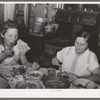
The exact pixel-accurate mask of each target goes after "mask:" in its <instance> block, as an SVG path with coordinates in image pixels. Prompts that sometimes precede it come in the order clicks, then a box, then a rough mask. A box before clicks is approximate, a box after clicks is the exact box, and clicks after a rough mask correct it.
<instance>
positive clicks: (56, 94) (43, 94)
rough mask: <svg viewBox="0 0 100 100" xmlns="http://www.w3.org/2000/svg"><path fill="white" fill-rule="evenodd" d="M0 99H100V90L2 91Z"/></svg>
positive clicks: (0, 90) (0, 91)
mask: <svg viewBox="0 0 100 100" xmlns="http://www.w3.org/2000/svg"><path fill="white" fill-rule="evenodd" d="M4 3H8V4H11V3H13V4H15V3H20V4H23V3H25V4H27V3H62V4H65V3H67V4H100V2H48V1H47V2H46V1H44V2H0V4H4ZM0 98H100V89H87V90H86V89H0Z"/></svg>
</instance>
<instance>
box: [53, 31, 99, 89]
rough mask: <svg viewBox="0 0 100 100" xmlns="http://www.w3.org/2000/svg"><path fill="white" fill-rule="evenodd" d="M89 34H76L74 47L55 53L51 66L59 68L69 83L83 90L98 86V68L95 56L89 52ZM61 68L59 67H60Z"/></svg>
mask: <svg viewBox="0 0 100 100" xmlns="http://www.w3.org/2000/svg"><path fill="white" fill-rule="evenodd" d="M89 39H90V33H89V32H86V31H84V30H81V31H79V32H78V34H77V37H76V39H75V42H74V44H75V46H70V47H65V48H63V49H62V50H61V51H58V52H57V55H56V57H54V58H53V59H52V64H53V65H57V66H59V68H60V70H61V71H62V72H63V74H64V75H65V76H68V77H69V81H70V82H72V84H73V85H75V86H82V87H83V88H97V84H95V83H98V84H100V66H99V64H98V60H97V57H96V54H94V53H93V52H92V51H90V50H89ZM60 66H61V67H60Z"/></svg>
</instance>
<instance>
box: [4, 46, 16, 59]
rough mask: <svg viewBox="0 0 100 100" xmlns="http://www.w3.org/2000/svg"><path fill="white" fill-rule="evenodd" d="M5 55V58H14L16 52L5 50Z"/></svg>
mask: <svg viewBox="0 0 100 100" xmlns="http://www.w3.org/2000/svg"><path fill="white" fill-rule="evenodd" d="M3 54H4V56H5V57H6V58H8V57H12V56H13V55H14V51H13V50H11V49H9V48H8V49H5V50H4V51H3Z"/></svg>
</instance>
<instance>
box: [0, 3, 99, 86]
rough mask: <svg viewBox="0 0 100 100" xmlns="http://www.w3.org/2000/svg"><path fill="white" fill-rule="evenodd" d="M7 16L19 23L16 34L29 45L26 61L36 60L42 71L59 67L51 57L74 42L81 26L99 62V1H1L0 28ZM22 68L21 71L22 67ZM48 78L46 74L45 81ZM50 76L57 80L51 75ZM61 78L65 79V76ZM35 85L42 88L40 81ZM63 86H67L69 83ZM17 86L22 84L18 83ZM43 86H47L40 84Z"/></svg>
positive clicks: (7, 18)
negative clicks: (3, 2) (75, 2)
mask: <svg viewBox="0 0 100 100" xmlns="http://www.w3.org/2000/svg"><path fill="white" fill-rule="evenodd" d="M8 20H9V21H12V23H13V21H14V22H15V23H16V24H17V25H18V35H19V36H18V38H19V39H21V40H22V41H24V42H25V43H27V45H28V46H29V47H30V50H28V51H27V52H26V54H25V56H26V59H27V60H28V62H30V63H33V62H38V64H39V65H40V68H41V69H42V70H43V72H45V71H46V70H45V69H49V70H50V71H51V72H53V71H54V70H59V68H60V67H58V66H56V65H53V64H52V59H53V58H54V57H55V56H56V54H57V52H58V51H60V50H62V49H63V48H65V47H69V46H74V40H75V38H76V36H77V33H78V32H79V31H81V30H85V31H88V32H90V36H91V38H90V44H89V49H90V50H91V51H92V52H93V53H95V54H96V56H97V59H98V64H100V4H81V3H80V4H72V3H71V4H69V3H68V4H67V3H25V4H24V3H15V4H14V3H13V4H12V3H11V4H10V3H7V4H0V31H2V27H3V23H4V22H6V21H8ZM50 68H51V69H50ZM53 68H55V69H53ZM17 71H18V70H17ZM21 72H22V73H23V71H22V69H21ZM18 75H19V74H18ZM51 76H52V75H51ZM47 79H48V77H47V78H45V79H44V82H45V81H46V80H47ZM50 79H54V80H56V78H54V77H50ZM61 80H62V79H61ZM64 82H67V83H68V80H67V81H64ZM85 82H86V81H85ZM89 82H90V81H89ZM15 83H17V82H15ZM34 84H35V83H34ZM41 84H42V85H43V83H41ZM57 84H58V83H57ZM84 84H85V83H84ZM20 85H21V84H20ZM29 87H30V88H35V87H34V86H33V87H32V86H31V85H29V86H27V88H29ZM37 87H38V88H41V87H40V86H39V85H37ZM65 87H66V88H69V83H68V84H66V86H65ZM1 88H2V87H1ZM7 88H10V87H9V86H8V87H7ZM12 88H15V87H13V86H12ZM17 88H23V87H20V86H19V87H18V86H17ZM42 88H46V87H45V86H44V85H43V87H42ZM49 88H60V87H52V86H51V87H49ZM62 88H64V87H62ZM72 88H73V87H72Z"/></svg>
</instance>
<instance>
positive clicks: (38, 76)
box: [29, 70, 44, 82]
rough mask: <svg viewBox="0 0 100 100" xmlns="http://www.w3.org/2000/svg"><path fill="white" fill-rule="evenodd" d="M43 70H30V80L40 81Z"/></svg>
mask: <svg viewBox="0 0 100 100" xmlns="http://www.w3.org/2000/svg"><path fill="white" fill-rule="evenodd" d="M43 75H44V74H43V72H42V71H39V70H35V71H30V73H29V76H30V80H34V81H36V82H40V81H41V79H42V78H43Z"/></svg>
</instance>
